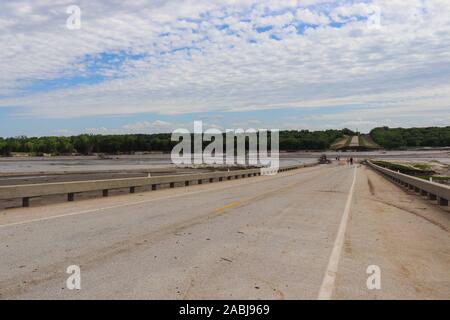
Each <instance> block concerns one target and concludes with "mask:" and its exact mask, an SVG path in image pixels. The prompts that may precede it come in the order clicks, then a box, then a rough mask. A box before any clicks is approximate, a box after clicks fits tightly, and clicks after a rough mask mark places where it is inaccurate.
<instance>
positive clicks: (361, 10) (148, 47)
mask: <svg viewBox="0 0 450 320" xmlns="http://www.w3.org/2000/svg"><path fill="white" fill-rule="evenodd" d="M73 5H75V6H76V7H77V9H79V13H80V15H78V11H77V10H75V11H73V10H72V9H71V8H69V7H70V6H73ZM0 48H1V50H0V136H3V137H9V136H18V135H27V136H43V135H74V134H80V133H100V134H114V133H155V132H171V131H173V130H174V129H176V128H187V129H190V130H192V128H193V121H195V120H202V121H203V122H204V127H205V128H209V127H211V128H219V129H222V130H224V129H233V128H245V129H247V128H256V129H262V128H266V129H310V130H322V129H330V128H335V129H339V128H345V127H347V128H350V129H354V130H356V129H358V130H360V131H362V132H368V131H369V130H370V129H372V128H374V127H377V126H383V125H386V126H390V127H398V126H402V127H411V126H422V127H423V126H445V125H450V1H448V0H426V1H422V0H408V1H405V0H373V1H362V0H359V1H356V0H343V1H326V0H302V1H296V0H286V1H283V0H276V1H275V0H258V1H255V0H222V1H220V0H214V1H213V0H186V1H185V0H164V1H162V0H127V1H119V0H98V1H88V0H87V1H85V0H71V1H65V0H51V1H50V0H34V1H31V0H29V1H21V0H2V1H1V2H0Z"/></svg>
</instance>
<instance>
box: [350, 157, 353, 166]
mask: <svg viewBox="0 0 450 320" xmlns="http://www.w3.org/2000/svg"><path fill="white" fill-rule="evenodd" d="M350 165H351V166H352V165H353V157H350Z"/></svg>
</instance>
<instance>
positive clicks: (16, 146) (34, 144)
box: [0, 129, 353, 156]
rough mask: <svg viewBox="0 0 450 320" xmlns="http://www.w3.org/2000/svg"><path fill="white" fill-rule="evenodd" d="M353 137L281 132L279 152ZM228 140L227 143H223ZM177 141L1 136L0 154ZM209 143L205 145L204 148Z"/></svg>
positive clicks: (147, 148)
mask: <svg viewBox="0 0 450 320" xmlns="http://www.w3.org/2000/svg"><path fill="white" fill-rule="evenodd" d="M349 134H353V132H352V131H351V130H349V129H343V130H325V131H309V130H300V131H298V130H284V131H280V135H279V137H280V141H279V142H280V150H284V151H297V150H326V149H328V148H329V147H330V146H331V144H332V143H333V142H334V141H335V140H336V139H338V138H341V137H343V136H344V135H349ZM224 141H225V140H224ZM177 143H178V141H171V134H170V133H159V134H122V135H93V134H81V135H77V136H70V137H55V136H49V137H26V136H20V137H11V138H1V137H0V155H3V156H7V155H10V154H11V153H16V152H23V153H29V154H32V155H42V154H52V155H64V154H74V153H76V154H83V155H88V154H93V153H105V154H120V153H125V154H127V153H133V152H170V151H171V150H172V148H173V147H174V146H175V145H176V144H177ZM207 144H208V142H205V146H206V145H207Z"/></svg>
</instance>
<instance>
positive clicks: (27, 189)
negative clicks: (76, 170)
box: [0, 164, 315, 207]
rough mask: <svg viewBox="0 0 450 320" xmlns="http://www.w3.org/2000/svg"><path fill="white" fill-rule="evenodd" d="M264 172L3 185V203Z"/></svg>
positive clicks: (26, 203) (26, 202)
mask: <svg viewBox="0 0 450 320" xmlns="http://www.w3.org/2000/svg"><path fill="white" fill-rule="evenodd" d="M313 165H315V164H303V165H293V166H286V167H282V168H280V169H279V170H278V172H284V171H289V170H294V169H299V168H304V167H311V166H313ZM262 170H264V169H261V168H257V169H245V170H234V171H216V172H208V173H199V174H186V175H168V176H158V177H148V178H147V177H143V178H121V179H106V180H90V181H72V182H53V183H36V184H26V185H13V186H0V200H9V199H19V198H22V206H23V207H29V206H30V198H33V197H41V196H49V195H58V194H67V200H68V201H74V200H75V194H77V193H82V192H89V191H100V190H102V193H103V196H104V197H107V196H108V192H109V190H113V189H123V188H129V191H130V193H134V192H135V189H136V188H137V187H144V186H149V185H151V186H152V190H156V189H157V186H158V185H162V184H169V186H170V188H174V187H175V183H183V184H184V185H185V186H189V185H190V183H191V182H192V181H196V182H197V184H202V183H203V181H205V180H207V181H209V182H210V183H212V182H214V181H223V180H224V179H227V180H231V179H233V178H234V179H239V178H246V177H252V176H260V175H261V171H262Z"/></svg>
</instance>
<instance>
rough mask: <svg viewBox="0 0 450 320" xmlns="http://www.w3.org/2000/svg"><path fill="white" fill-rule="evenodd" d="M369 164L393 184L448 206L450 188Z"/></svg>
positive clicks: (368, 162)
mask: <svg viewBox="0 0 450 320" xmlns="http://www.w3.org/2000/svg"><path fill="white" fill-rule="evenodd" d="M367 164H368V165H369V166H370V167H371V168H373V169H375V170H376V171H378V172H380V173H382V174H383V175H384V176H385V177H386V178H388V179H389V180H391V181H392V182H394V183H396V184H399V185H401V186H403V187H405V188H408V189H409V190H413V191H415V192H417V193H420V194H421V195H422V196H426V197H428V199H429V200H432V201H437V202H438V204H439V205H441V206H448V201H449V199H450V187H448V186H446V185H443V184H439V183H435V182H431V181H427V180H424V179H420V178H416V177H413V176H410V175H407V174H403V173H400V172H396V171H393V170H390V169H387V168H384V167H381V166H378V165H376V164H374V163H372V162H370V161H367Z"/></svg>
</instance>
